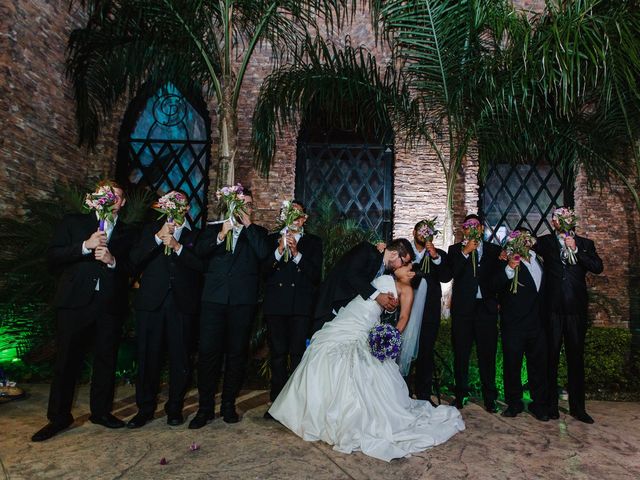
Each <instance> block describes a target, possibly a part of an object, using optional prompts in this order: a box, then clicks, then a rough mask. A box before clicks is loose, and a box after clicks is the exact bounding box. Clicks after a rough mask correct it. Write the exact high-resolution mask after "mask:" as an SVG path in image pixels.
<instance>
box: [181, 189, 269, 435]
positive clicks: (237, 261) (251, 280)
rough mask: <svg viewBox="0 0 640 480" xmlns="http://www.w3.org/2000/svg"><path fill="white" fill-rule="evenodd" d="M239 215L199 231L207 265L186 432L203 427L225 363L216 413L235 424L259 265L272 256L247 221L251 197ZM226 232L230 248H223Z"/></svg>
mask: <svg viewBox="0 0 640 480" xmlns="http://www.w3.org/2000/svg"><path fill="white" fill-rule="evenodd" d="M243 197H244V209H245V211H244V212H241V213H240V214H239V215H238V217H239V218H237V219H236V220H235V221H234V222H233V223H232V222H231V221H230V220H226V221H225V222H224V223H221V224H217V225H210V226H208V227H207V228H206V230H205V231H204V232H203V234H202V236H201V238H200V240H199V241H198V244H197V245H196V253H197V254H198V255H199V256H200V257H202V258H203V260H204V261H205V262H206V269H205V273H204V286H203V289H202V308H201V313H200V341H199V347H198V397H199V402H200V404H199V409H198V413H197V414H196V416H195V417H194V418H193V419H192V420H191V422H190V423H189V428H191V429H197V428H202V427H204V426H205V425H206V424H207V422H209V421H211V420H212V419H213V418H214V406H215V405H214V398H215V394H216V388H217V386H218V382H219V380H220V372H221V369H222V363H223V362H224V379H223V386H222V403H221V405H220V413H221V414H222V418H223V420H224V421H225V422H226V423H236V422H238V421H239V420H240V417H239V416H238V413H237V412H236V408H235V402H236V397H237V396H238V394H239V393H240V389H241V387H242V383H243V382H244V378H245V372H246V367H247V362H248V355H249V339H250V335H251V327H252V325H253V321H254V319H255V314H256V305H257V303H258V282H259V278H260V267H261V265H262V262H263V261H264V260H265V259H266V258H267V256H268V255H269V254H270V253H271V254H273V252H272V251H270V248H269V245H268V243H267V230H266V229H265V228H264V227H261V226H260V225H256V224H255V223H253V221H252V215H253V198H252V196H251V192H250V191H249V190H248V189H245V190H244V194H243ZM227 233H231V235H232V241H231V243H230V250H227V247H226V243H227V242H226V237H227Z"/></svg>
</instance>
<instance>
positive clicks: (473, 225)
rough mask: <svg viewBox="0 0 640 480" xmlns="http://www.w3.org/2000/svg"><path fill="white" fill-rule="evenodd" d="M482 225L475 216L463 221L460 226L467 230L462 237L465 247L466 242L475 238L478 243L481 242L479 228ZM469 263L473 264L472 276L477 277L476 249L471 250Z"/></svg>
mask: <svg viewBox="0 0 640 480" xmlns="http://www.w3.org/2000/svg"><path fill="white" fill-rule="evenodd" d="M481 227H482V225H481V224H480V222H479V221H478V220H477V219H476V218H470V219H469V220H467V221H466V222H464V223H463V224H462V228H463V229H465V230H467V229H468V230H469V232H468V233H465V235H464V238H463V239H462V246H463V247H466V246H467V244H468V243H469V242H470V241H472V240H475V241H476V242H478V243H480V242H482V230H481ZM471 263H472V264H473V276H474V277H477V276H478V275H477V270H478V260H477V253H476V250H473V251H472V252H471Z"/></svg>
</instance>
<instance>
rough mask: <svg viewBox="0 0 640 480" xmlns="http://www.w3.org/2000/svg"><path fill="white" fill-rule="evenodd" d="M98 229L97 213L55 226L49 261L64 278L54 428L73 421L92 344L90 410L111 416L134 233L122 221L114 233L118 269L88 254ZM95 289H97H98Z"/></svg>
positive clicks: (52, 397)
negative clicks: (85, 359) (75, 400)
mask: <svg viewBox="0 0 640 480" xmlns="http://www.w3.org/2000/svg"><path fill="white" fill-rule="evenodd" d="M97 229H98V220H97V218H96V216H95V214H93V213H91V214H86V215H82V214H78V215H69V216H66V217H65V218H64V219H63V220H62V221H61V222H60V223H59V224H58V225H57V227H56V231H55V234H54V236H53V239H52V240H51V243H50V245H49V249H48V252H47V257H48V260H49V263H50V265H51V266H52V268H53V269H54V270H55V271H57V272H58V273H59V274H60V279H59V281H58V286H57V290H56V294H55V297H54V301H53V303H54V306H55V307H56V308H57V333H56V362H55V367H54V373H53V381H52V383H51V392H50V394H49V408H48V411H47V417H48V418H49V420H50V421H51V422H53V423H56V422H57V423H66V421H67V420H68V419H69V418H71V405H72V403H73V395H74V390H75V384H76V380H77V377H78V376H79V374H80V369H81V368H82V365H83V357H84V354H85V352H86V350H87V345H88V344H89V343H91V344H93V350H94V352H93V353H94V359H93V371H92V376H91V392H90V408H91V413H92V415H94V416H95V417H100V416H103V415H106V414H108V413H110V412H111V408H112V403H113V393H114V381H115V369H116V354H117V351H118V344H119V340H120V334H121V327H122V319H123V317H124V314H125V312H126V310H127V308H128V300H127V291H128V278H129V274H130V273H131V269H130V264H129V262H128V251H129V249H130V248H131V245H132V243H133V232H132V231H131V229H130V228H129V227H128V226H127V225H126V224H124V223H123V222H122V221H121V220H118V221H117V222H116V224H115V226H114V228H113V231H112V233H111V236H110V238H109V239H108V243H107V247H108V249H109V251H110V252H111V254H112V255H113V257H114V258H115V259H116V266H115V268H109V267H108V266H107V265H106V264H104V263H103V262H101V261H98V260H96V259H95V257H94V254H93V252H91V253H89V254H87V255H84V254H83V251H82V245H83V242H84V241H85V240H87V239H89V237H90V236H91V235H92V234H93V233H94V232H95V231H96V230H97ZM96 288H98V289H97V290H96Z"/></svg>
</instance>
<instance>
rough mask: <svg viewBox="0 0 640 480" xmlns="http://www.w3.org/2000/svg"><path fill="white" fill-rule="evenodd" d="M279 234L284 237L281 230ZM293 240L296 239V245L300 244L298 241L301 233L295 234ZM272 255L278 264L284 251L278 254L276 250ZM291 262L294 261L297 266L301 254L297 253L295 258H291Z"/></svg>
mask: <svg viewBox="0 0 640 480" xmlns="http://www.w3.org/2000/svg"><path fill="white" fill-rule="evenodd" d="M280 234H281V235H284V232H283V231H282V230H280ZM293 238H295V239H296V243H299V242H300V239H301V238H302V233H296V234H295V235H294V236H293ZM274 255H275V257H276V260H277V261H278V262H279V261H280V259H281V258H282V257H283V256H284V251H283V252H282V253H280V252H279V251H278V249H277V248H276V251H275V252H274ZM291 260H293V261H294V263H295V264H296V265H297V264H298V263H300V260H302V252H300V251H299V252H298V253H297V255H296V256H295V257H293V258H292V259H291Z"/></svg>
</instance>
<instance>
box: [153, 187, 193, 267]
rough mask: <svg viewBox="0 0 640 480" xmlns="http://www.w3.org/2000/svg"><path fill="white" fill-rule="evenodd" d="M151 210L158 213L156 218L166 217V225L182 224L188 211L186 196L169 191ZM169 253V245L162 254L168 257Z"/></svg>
mask: <svg viewBox="0 0 640 480" xmlns="http://www.w3.org/2000/svg"><path fill="white" fill-rule="evenodd" d="M153 209H154V210H156V211H158V212H160V216H159V217H158V218H162V217H165V216H166V217H167V223H171V224H172V223H174V222H176V223H177V224H178V225H182V224H183V223H184V219H185V214H186V213H187V210H188V209H189V201H188V200H187V197H186V195H184V194H183V193H180V192H176V191H171V192H169V193H167V194H166V195H163V196H162V197H160V198H159V199H158V201H157V202H156V203H154V204H153ZM170 253H171V247H170V246H169V245H165V246H164V254H165V255H169V254H170Z"/></svg>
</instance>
